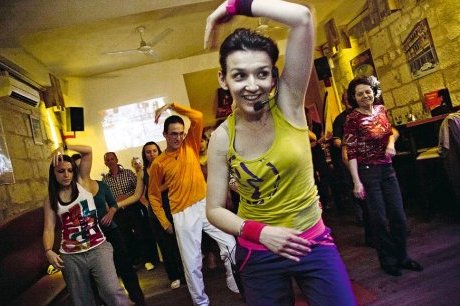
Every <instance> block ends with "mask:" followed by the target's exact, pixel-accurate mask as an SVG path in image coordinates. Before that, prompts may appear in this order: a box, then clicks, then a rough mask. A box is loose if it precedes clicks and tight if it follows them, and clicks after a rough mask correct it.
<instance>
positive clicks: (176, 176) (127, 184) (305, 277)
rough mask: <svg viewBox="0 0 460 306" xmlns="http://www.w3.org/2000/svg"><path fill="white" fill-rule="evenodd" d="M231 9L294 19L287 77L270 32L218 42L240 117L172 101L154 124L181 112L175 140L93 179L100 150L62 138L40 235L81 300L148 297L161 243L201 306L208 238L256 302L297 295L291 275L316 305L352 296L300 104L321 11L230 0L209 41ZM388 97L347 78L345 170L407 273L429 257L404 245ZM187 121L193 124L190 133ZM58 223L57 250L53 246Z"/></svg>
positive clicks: (390, 262) (111, 158)
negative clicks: (208, 116) (141, 275)
mask: <svg viewBox="0 0 460 306" xmlns="http://www.w3.org/2000/svg"><path fill="white" fill-rule="evenodd" d="M235 15H245V16H248V17H265V18H270V19H273V20H275V21H277V22H280V23H283V24H285V25H286V26H288V27H290V32H289V36H288V39H287V43H286V52H285V60H284V69H283V71H281V73H280V72H279V71H278V68H277V67H276V62H277V59H278V55H279V50H278V47H277V46H276V44H275V43H274V41H273V40H271V39H270V38H267V37H265V36H263V35H260V34H259V33H256V32H254V31H251V30H248V29H237V30H235V31H234V32H233V33H232V34H230V35H229V36H228V37H227V38H226V39H225V40H224V41H223V43H222V44H221V46H220V50H219V56H220V57H219V61H220V66H221V69H220V71H219V74H218V80H219V83H220V86H221V87H222V88H223V89H224V90H226V91H227V92H228V94H229V95H230V96H231V97H232V100H233V106H232V109H233V112H232V114H231V115H230V116H229V117H228V118H227V120H225V121H224V122H223V123H222V124H220V125H219V126H218V127H217V128H216V130H215V131H214V132H213V133H212V134H211V135H209V133H204V132H203V115H202V113H201V112H199V111H197V110H193V109H190V108H188V107H185V106H183V105H180V104H177V103H168V104H166V105H164V106H163V107H161V108H160V109H158V110H157V111H156V114H155V118H154V120H155V122H158V119H159V118H160V116H161V115H162V114H163V112H165V111H166V110H168V109H171V110H174V111H175V112H176V113H178V114H179V115H172V116H169V117H168V118H167V119H166V120H165V122H164V129H163V136H164V137H165V139H166V149H165V150H164V151H163V152H162V150H161V149H160V146H159V145H158V144H157V143H155V142H147V143H146V144H145V145H144V146H143V148H142V150H141V152H140V153H141V156H142V159H140V158H133V160H132V167H133V168H134V169H135V172H133V171H131V170H129V169H126V168H124V167H123V166H121V165H120V164H119V163H118V158H117V155H116V153H114V152H107V153H106V154H105V155H104V163H105V165H106V166H107V167H108V169H109V171H108V173H107V174H105V175H104V177H103V179H102V181H96V180H93V179H92V178H91V177H90V171H91V164H92V156H93V155H92V149H91V147H89V146H85V145H70V144H69V145H67V144H64V145H63V147H61V148H58V149H57V150H56V151H55V153H54V154H53V158H52V162H51V165H50V168H49V196H48V197H47V199H46V200H45V204H44V210H45V227H44V234H43V244H44V248H45V252H46V256H47V258H48V260H49V262H50V263H51V264H52V265H53V266H54V267H55V268H59V269H61V270H62V272H63V275H64V278H65V281H66V284H67V287H68V288H69V292H70V294H71V297H72V300H73V303H74V304H75V305H77V306H78V305H94V303H95V300H94V299H95V298H94V297H95V294H94V292H93V289H94V288H95V289H96V290H95V291H97V295H98V296H99V298H100V299H102V300H103V302H104V303H105V304H106V305H130V304H131V303H135V304H136V305H145V298H144V295H143V293H142V290H141V287H140V286H139V280H138V277H137V274H136V270H135V268H134V267H133V266H139V265H144V267H145V269H147V270H152V269H154V268H155V266H156V265H158V264H159V263H160V256H159V253H158V249H159V251H160V252H161V255H162V256H161V257H162V259H163V263H164V267H165V270H166V273H167V275H168V278H169V280H170V282H171V283H170V287H171V289H176V288H179V287H180V286H181V284H186V285H187V287H188V290H189V292H190V296H191V299H192V301H193V304H195V305H209V304H210V300H209V297H208V296H207V294H206V292H205V288H204V282H203V273H202V263H203V260H202V258H203V255H202V253H203V251H202V237H203V233H205V234H206V236H205V237H207V238H206V239H205V241H207V242H206V243H205V245H208V247H204V250H207V251H206V252H210V251H211V250H210V248H209V244H212V243H216V246H217V248H218V251H217V252H218V253H219V256H220V259H221V260H222V263H223V265H224V267H225V271H226V284H227V287H228V288H229V289H230V290H231V291H233V292H235V293H240V294H242V295H243V296H244V298H245V300H246V302H247V304H248V305H291V304H293V303H294V295H293V292H292V284H291V281H292V280H295V281H296V282H297V284H298V287H299V288H300V289H301V291H302V293H303V294H304V295H305V297H306V299H307V301H308V303H309V305H310V304H311V305H356V299H355V297H354V295H353V292H352V290H351V284H350V280H349V277H348V274H347V271H346V268H345V266H344V264H343V262H342V259H341V257H340V254H339V253H338V250H337V248H336V246H335V244H334V240H333V238H332V235H331V229H330V228H329V227H327V226H326V225H325V223H324V222H323V219H322V206H321V203H320V197H319V196H318V188H317V184H315V178H316V177H315V175H314V172H315V171H314V157H313V156H312V150H310V149H308V148H310V142H311V141H310V139H315V137H316V136H315V137H313V136H312V135H311V133H310V137H309V125H308V121H307V117H306V114H305V111H304V97H305V92H306V90H307V84H308V79H309V76H310V73H311V70H312V63H313V49H314V45H315V31H314V15H313V13H312V11H311V10H310V9H309V8H308V7H306V6H303V5H299V4H295V3H291V2H287V1H281V0H229V1H225V2H223V3H222V4H221V5H220V6H219V7H218V8H217V9H215V10H214V11H213V12H212V13H211V14H210V15H209V16H208V18H207V21H206V30H205V47H209V46H211V47H213V44H214V42H215V36H216V33H217V32H218V29H219V27H220V25H221V24H223V23H226V22H231V20H232V17H233V16H235ZM379 95H380V91H379V84H378V81H377V80H376V79H375V78H374V77H360V78H356V79H354V80H353V81H352V82H350V85H349V87H348V91H347V100H348V101H349V103H350V105H351V108H350V109H349V110H347V111H346V113H345V115H341V116H340V118H341V119H340V120H341V122H340V124H339V123H338V124H336V125H337V126H339V127H340V128H341V131H340V133H337V134H335V135H334V137H335V139H336V140H337V141H336V143H337V146H336V147H337V148H338V152H339V153H338V154H339V155H340V156H341V157H342V158H340V160H341V161H342V162H345V163H344V164H343V165H347V168H348V169H349V173H350V174H349V175H348V176H347V175H345V174H343V175H344V177H346V178H345V179H348V180H349V182H350V183H349V185H348V186H349V189H350V192H353V194H354V196H355V198H356V199H357V200H360V201H361V204H360V205H361V206H362V207H365V208H366V222H367V224H369V229H368V230H369V232H370V233H369V238H368V239H370V240H372V244H373V246H374V247H375V248H376V250H377V254H378V258H379V260H380V265H381V267H382V268H383V270H384V271H385V272H386V273H388V274H390V275H394V276H399V275H401V269H409V270H415V271H421V270H422V266H421V265H420V264H419V263H417V262H416V261H414V260H412V259H411V258H410V257H409V256H408V254H407V251H406V230H407V229H406V219H405V215H404V210H403V206H402V200H401V193H400V191H399V185H398V182H397V179H396V176H395V174H394V170H393V168H392V165H391V157H392V156H393V155H394V154H395V149H394V143H395V141H396V138H397V133H396V131H395V130H394V129H392V127H391V125H390V123H389V121H388V118H387V115H386V111H385V108H384V106H383V105H378V103H377V102H378V97H379ZM182 117H187V118H188V119H189V120H190V127H189V129H188V130H186V129H185V124H184V120H183V118H182ZM152 124H154V123H153V122H152ZM310 129H311V127H310ZM337 135H340V136H337ZM208 144H209V147H208ZM286 148H289V150H287V149H286ZM67 150H69V151H72V152H75V153H76V154H74V155H72V156H69V155H68V154H67ZM342 162H341V163H340V164H341V165H342ZM341 169H342V168H341ZM345 169H346V168H345ZM342 170H343V169H342ZM347 173H348V171H347ZM316 182H317V183H318V178H316ZM58 220H59V223H60V231H61V232H60V236H61V238H62V239H61V242H60V246H59V251H58V250H56V249H53V246H54V241H55V233H56V224H57V221H58ZM387 224H389V228H388V227H387ZM371 233H372V234H371ZM366 237H367V236H366ZM235 238H236V239H235ZM213 241H215V242H213ZM157 246H158V247H157ZM206 252H204V253H206ZM117 274H118V275H119V276H120V278H121V280H122V281H123V284H124V287H125V289H126V291H127V293H128V296H129V298H128V296H126V295H125V293H124V290H123V289H122V287H121V286H120V283H119V282H118V278H117Z"/></svg>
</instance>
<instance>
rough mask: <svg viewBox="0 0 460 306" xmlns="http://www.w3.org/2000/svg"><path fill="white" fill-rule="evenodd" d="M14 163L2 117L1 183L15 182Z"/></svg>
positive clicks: (0, 146) (0, 127) (0, 123)
mask: <svg viewBox="0 0 460 306" xmlns="http://www.w3.org/2000/svg"><path fill="white" fill-rule="evenodd" d="M14 182H15V180H14V172H13V164H12V163H11V158H10V154H9V153H8V147H7V145H6V139H5V134H4V132H3V125H2V121H1V118H0V185H4V184H14Z"/></svg>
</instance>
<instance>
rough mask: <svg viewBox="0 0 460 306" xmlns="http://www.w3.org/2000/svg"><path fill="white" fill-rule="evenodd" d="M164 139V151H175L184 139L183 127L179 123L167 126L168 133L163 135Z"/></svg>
mask: <svg viewBox="0 0 460 306" xmlns="http://www.w3.org/2000/svg"><path fill="white" fill-rule="evenodd" d="M163 136H164V137H165V138H166V144H167V147H166V149H167V150H168V151H176V150H178V149H179V148H180V146H181V145H182V142H183V141H184V138H185V132H184V125H183V124H181V123H178V122H176V123H171V124H170V125H169V126H168V131H167V132H164V133H163Z"/></svg>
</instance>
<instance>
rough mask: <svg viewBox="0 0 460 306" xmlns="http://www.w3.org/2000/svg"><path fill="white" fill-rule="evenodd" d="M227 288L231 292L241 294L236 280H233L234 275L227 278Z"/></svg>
mask: <svg viewBox="0 0 460 306" xmlns="http://www.w3.org/2000/svg"><path fill="white" fill-rule="evenodd" d="M227 288H228V289H230V291H231V292H234V293H240V290H238V286H237V285H236V282H235V278H233V275H231V276H227Z"/></svg>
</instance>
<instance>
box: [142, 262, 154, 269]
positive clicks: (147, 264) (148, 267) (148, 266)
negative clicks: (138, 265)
mask: <svg viewBox="0 0 460 306" xmlns="http://www.w3.org/2000/svg"><path fill="white" fill-rule="evenodd" d="M144 267H145V270H147V271H150V270H153V269H155V266H154V265H153V264H152V263H151V262H146V263H145V265H144Z"/></svg>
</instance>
